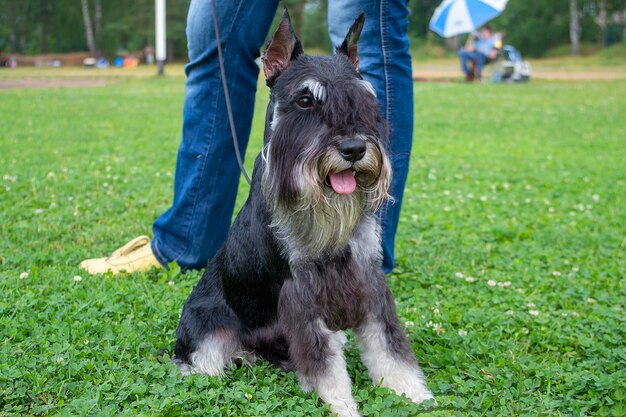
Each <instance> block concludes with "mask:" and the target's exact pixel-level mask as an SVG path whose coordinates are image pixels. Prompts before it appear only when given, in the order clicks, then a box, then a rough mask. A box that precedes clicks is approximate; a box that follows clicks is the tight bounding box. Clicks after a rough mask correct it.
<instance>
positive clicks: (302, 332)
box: [279, 281, 360, 417]
mask: <svg viewBox="0 0 626 417" xmlns="http://www.w3.org/2000/svg"><path fill="white" fill-rule="evenodd" d="M297 286H298V285H297V284H294V283H293V281H291V282H288V283H286V284H285V285H284V286H283V289H282V291H281V299H280V302H279V320H280V323H281V325H282V326H284V330H285V334H286V336H287V339H288V343H289V357H290V358H291V360H292V363H293V365H294V367H295V369H296V373H297V374H298V380H299V381H300V386H301V387H302V389H303V390H304V391H310V390H312V389H315V390H316V391H317V393H318V394H319V396H320V398H321V399H322V400H323V401H324V402H325V403H327V404H329V405H330V409H331V411H332V412H333V413H335V414H337V415H338V416H340V417H357V416H360V414H359V412H358V410H357V406H356V402H355V401H354V398H353V397H352V382H351V381H350V376H349V375H348V369H347V366H346V360H345V358H344V355H343V344H344V343H345V340H346V339H345V335H344V334H343V332H333V331H331V330H329V329H328V327H326V325H325V324H324V321H323V320H322V319H321V318H320V317H319V316H318V317H316V316H315V313H314V310H313V309H312V308H311V304H310V302H307V300H306V295H305V297H301V296H302V295H303V294H302V293H303V292H306V290H304V291H302V288H300V289H296V288H295V287H297ZM309 301H310V300H309Z"/></svg>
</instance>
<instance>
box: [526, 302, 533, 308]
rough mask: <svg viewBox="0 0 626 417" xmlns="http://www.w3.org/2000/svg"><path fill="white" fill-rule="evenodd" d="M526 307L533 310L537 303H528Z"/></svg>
mask: <svg viewBox="0 0 626 417" xmlns="http://www.w3.org/2000/svg"><path fill="white" fill-rule="evenodd" d="M526 306H527V307H530V308H533V307H535V303H528V304H526Z"/></svg>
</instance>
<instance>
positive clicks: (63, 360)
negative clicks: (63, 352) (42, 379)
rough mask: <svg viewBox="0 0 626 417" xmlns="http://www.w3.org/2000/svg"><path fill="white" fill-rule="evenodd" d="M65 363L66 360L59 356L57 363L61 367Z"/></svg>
mask: <svg viewBox="0 0 626 417" xmlns="http://www.w3.org/2000/svg"><path fill="white" fill-rule="evenodd" d="M64 362H65V359H63V358H62V357H61V356H59V357H58V358H57V363H58V364H59V365H63V363H64Z"/></svg>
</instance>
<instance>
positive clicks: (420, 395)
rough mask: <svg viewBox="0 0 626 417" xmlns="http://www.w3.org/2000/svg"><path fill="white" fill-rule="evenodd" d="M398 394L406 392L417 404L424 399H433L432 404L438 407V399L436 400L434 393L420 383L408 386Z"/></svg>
mask: <svg viewBox="0 0 626 417" xmlns="http://www.w3.org/2000/svg"><path fill="white" fill-rule="evenodd" d="M398 394H404V395H406V396H407V397H409V398H410V399H411V401H413V402H414V403H416V404H421V403H423V402H424V401H431V404H430V406H432V407H437V401H435V396H434V395H433V393H432V392H431V391H430V390H429V389H428V388H426V387H425V386H424V385H421V384H418V385H415V386H411V387H408V389H406V391H404V392H401V393H400V392H399V393H398Z"/></svg>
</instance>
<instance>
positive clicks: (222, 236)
mask: <svg viewBox="0 0 626 417" xmlns="http://www.w3.org/2000/svg"><path fill="white" fill-rule="evenodd" d="M277 6H278V0H238V1H234V0H233V1H224V2H220V3H218V4H217V12H218V22H219V25H220V35H221V38H222V45H223V53H224V61H225V65H226V74H227V77H228V79H227V81H228V88H229V90H230V98H231V102H232V107H233V112H234V116H235V123H236V130H237V138H238V140H239V147H240V149H242V150H245V148H246V146H247V144H248V138H249V135H250V127H251V124H252V114H253V110H254V101H255V93H256V84H257V79H258V74H259V68H258V66H257V64H256V62H255V58H257V57H258V56H259V52H260V48H261V46H262V45H263V43H264V41H265V38H266V36H267V32H268V30H269V27H270V25H271V23H272V19H273V17H274V14H275V12H276V8H277ZM362 11H364V12H365V13H366V23H365V27H364V29H363V33H362V35H361V40H360V42H359V57H360V69H361V73H362V74H363V77H364V78H365V79H367V80H368V81H370V82H371V83H372V85H373V86H374V89H375V90H376V93H377V95H378V99H379V102H380V105H381V110H382V112H383V115H384V116H385V118H386V120H388V122H389V123H390V127H391V130H392V132H393V133H392V136H391V159H392V163H393V170H394V179H393V183H392V190H391V192H392V195H393V197H394V200H395V202H394V203H390V204H388V205H387V206H386V207H385V208H384V209H383V210H382V212H381V221H382V226H383V243H382V245H383V255H384V260H383V268H384V270H385V272H390V271H391V270H392V268H393V264H394V255H393V254H394V251H393V248H394V238H395V234H396V230H397V227H398V219H399V215H400V207H401V204H402V194H403V191H404V186H405V183H406V177H407V174H408V168H409V157H410V153H411V144H412V136H413V83H412V79H411V59H410V56H409V52H408V50H409V40H408V36H407V24H408V9H407V2H406V0H377V1H375V0H332V1H330V2H329V28H330V35H331V39H332V41H333V44H334V45H339V44H340V43H341V41H343V38H344V36H345V35H346V33H347V31H348V29H349V27H350V25H351V24H352V23H353V22H354V19H355V18H356V17H357V16H358V14H359V13H360V12H362ZM187 41H188V47H189V64H188V65H187V67H186V68H185V71H186V74H187V83H186V94H185V106H184V112H183V134H182V142H181V145H180V148H179V150H178V159H177V162H176V175H175V179H174V201H173V203H172V206H171V207H170V208H169V209H168V210H167V211H166V212H165V213H164V214H162V215H161V216H160V217H159V218H158V219H157V220H156V221H155V222H154V225H153V233H154V237H153V239H152V250H153V251H154V253H155V255H156V257H157V259H158V260H159V262H161V263H162V264H163V265H167V264H168V263H170V262H172V261H176V262H178V264H179V265H180V266H181V267H182V268H183V269H199V268H202V267H204V266H206V264H207V261H208V260H209V259H211V258H212V257H213V255H214V254H215V253H216V252H217V251H218V250H219V248H220V247H221V246H222V244H223V243H224V241H225V240H226V236H227V234H228V230H229V228H230V224H231V219H232V213H233V210H234V206H235V199H236V196H237V187H238V185H239V167H238V165H237V161H236V158H235V152H234V149H233V144H232V138H231V134H230V127H229V125H228V118H227V116H226V114H225V108H226V107H225V103H224V93H223V90H222V85H221V79H220V75H219V64H218V60H217V49H216V43H215V35H214V31H213V25H212V15H211V3H210V0H192V2H191V5H190V8H189V15H188V20H187Z"/></svg>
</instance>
